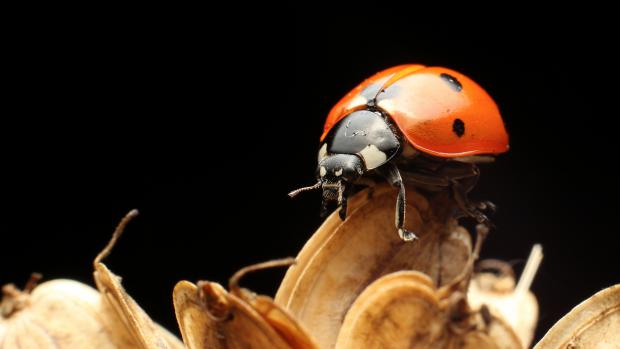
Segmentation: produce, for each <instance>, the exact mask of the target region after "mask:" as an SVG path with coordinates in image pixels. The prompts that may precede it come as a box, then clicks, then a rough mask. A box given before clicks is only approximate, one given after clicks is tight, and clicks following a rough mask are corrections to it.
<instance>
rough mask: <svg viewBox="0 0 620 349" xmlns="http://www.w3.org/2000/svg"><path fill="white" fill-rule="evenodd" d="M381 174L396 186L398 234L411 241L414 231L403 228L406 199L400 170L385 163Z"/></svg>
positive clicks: (414, 237)
mask: <svg viewBox="0 0 620 349" xmlns="http://www.w3.org/2000/svg"><path fill="white" fill-rule="evenodd" d="M382 172H383V175H384V176H385V178H386V179H387V181H388V182H389V183H390V184H391V185H393V186H394V187H396V188H398V197H397V198H396V217H395V223H396V229H398V235H399V236H400V238H401V239H403V241H413V240H415V239H417V238H418V237H417V236H416V235H415V233H413V232H411V231H409V230H406V229H405V209H406V201H405V184H404V183H403V179H402V177H401V176H400V172H399V171H398V167H396V165H394V164H391V163H389V164H388V165H387V171H382Z"/></svg>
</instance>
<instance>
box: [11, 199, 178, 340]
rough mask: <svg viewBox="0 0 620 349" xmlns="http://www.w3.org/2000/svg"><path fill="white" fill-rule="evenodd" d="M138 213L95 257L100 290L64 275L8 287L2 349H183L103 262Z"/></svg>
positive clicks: (125, 221)
mask: <svg viewBox="0 0 620 349" xmlns="http://www.w3.org/2000/svg"><path fill="white" fill-rule="evenodd" d="M136 213H137V212H135V211H132V212H131V213H130V214H129V215H128V216H127V217H125V219H124V220H123V221H122V222H121V224H120V225H119V227H118V228H117V230H116V231H115V233H114V235H113V238H112V240H111V241H110V244H109V245H108V246H107V247H106V248H105V249H104V251H102V252H101V254H100V255H99V256H97V258H96V259H95V261H94V265H95V270H96V271H95V282H96V284H97V287H98V288H99V292H97V290H95V289H93V288H92V287H90V286H87V285H85V284H82V283H79V282H77V281H73V280H64V279H60V280H52V281H48V282H44V283H42V284H41V285H38V286H36V287H34V285H32V287H31V286H28V287H26V289H25V290H24V291H19V290H18V289H17V288H15V287H14V286H12V285H7V286H5V287H4V289H3V291H4V295H3V299H2V303H1V306H0V309H1V310H2V314H0V349H13V348H19V349H48V348H49V349H52V348H53V349H85V348H102V349H108V348H110V349H112V348H127V349H134V348H137V349H163V348H171V349H176V348H184V346H183V344H182V343H181V342H180V341H179V340H178V339H177V338H176V337H175V336H174V335H172V334H171V333H170V332H168V331H167V330H165V329H164V328H163V327H161V326H159V325H157V324H155V323H153V322H152V320H151V319H150V318H149V317H148V315H146V313H145V312H144V311H143V310H142V309H141V308H140V307H139V306H138V305H137V304H136V303H135V301H133V299H131V297H129V295H128V294H127V293H126V292H125V290H124V289H123V288H122V286H121V285H120V278H119V277H117V276H116V275H114V274H112V272H110V271H109V270H108V268H107V267H106V266H105V265H104V264H103V263H101V259H102V258H103V257H105V255H107V254H108V253H109V252H110V250H111V248H112V247H113V245H114V243H115V241H116V239H117V238H118V236H119V235H120V234H121V232H122V229H123V227H124V225H125V224H126V223H127V221H128V220H129V219H130V218H131V217H133V216H134V215H135V214H136ZM31 289H32V290H31Z"/></svg>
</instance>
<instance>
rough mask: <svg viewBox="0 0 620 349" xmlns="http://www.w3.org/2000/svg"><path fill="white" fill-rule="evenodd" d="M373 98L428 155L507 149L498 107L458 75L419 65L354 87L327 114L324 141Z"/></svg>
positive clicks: (402, 67) (385, 73) (450, 155)
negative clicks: (353, 112) (340, 123)
mask: <svg viewBox="0 0 620 349" xmlns="http://www.w3.org/2000/svg"><path fill="white" fill-rule="evenodd" d="M380 91H381V92H380ZM375 96H376V98H375ZM373 98H375V101H376V106H377V107H379V108H380V109H382V110H383V111H385V112H386V113H387V114H388V115H389V116H390V117H391V118H392V120H393V121H394V123H395V124H396V126H397V127H398V128H399V129H400V131H401V132H402V134H403V136H404V137H405V138H406V139H407V141H409V143H410V144H411V145H412V146H413V147H414V148H416V149H418V150H420V151H422V152H425V153H427V154H431V155H434V156H438V157H443V158H454V157H461V156H468V155H476V154H499V153H503V152H505V151H507V150H508V148H509V145H508V133H507V132H506V128H505V127H504V122H503V120H502V117H501V115H500V113H499V110H498V108H497V105H496V104H495V102H494V101H493V99H492V98H491V97H490V96H489V95H488V94H487V93H486V91H485V90H484V89H482V87H480V86H479V85H478V84H476V83H475V82H474V81H473V80H471V79H470V78H468V77H467V76H465V75H463V74H461V73H459V72H456V71H454V70H451V69H447V68H442V67H425V66H423V65H417V64H407V65H399V66H396V67H392V68H389V69H386V70H383V71H381V72H379V73H377V74H375V75H373V76H372V77H370V78H369V79H367V80H366V81H364V82H362V83H361V84H360V85H358V86H357V87H355V88H354V89H353V90H352V91H351V92H349V93H348V94H347V95H346V96H344V98H342V99H341V100H340V101H339V102H338V103H337V104H336V105H335V106H334V107H333V108H332V110H331V111H330V112H329V115H328V116H327V120H326V121H325V126H324V128H323V135H322V136H321V141H323V139H324V138H325V136H327V133H329V131H330V130H331V128H332V127H333V126H334V125H335V124H336V123H337V122H338V121H340V120H341V119H343V118H344V117H345V116H347V115H348V114H350V113H351V112H352V111H355V110H359V109H363V108H366V107H367V105H368V103H369V102H371V101H372V99H373ZM457 119H458V120H460V121H457Z"/></svg>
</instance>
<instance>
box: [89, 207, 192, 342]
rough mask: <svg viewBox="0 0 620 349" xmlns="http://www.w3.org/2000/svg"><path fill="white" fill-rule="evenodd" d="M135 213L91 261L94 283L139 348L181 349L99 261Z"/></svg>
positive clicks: (173, 338)
mask: <svg viewBox="0 0 620 349" xmlns="http://www.w3.org/2000/svg"><path fill="white" fill-rule="evenodd" d="M137 214H138V211H137V210H132V211H131V212H129V213H128V214H127V215H126V216H125V217H124V218H123V220H122V221H121V223H120V224H119V225H118V227H117V228H116V231H115V232H114V234H113V235H112V239H111V240H110V242H109V243H108V245H107V246H106V247H105V248H104V250H103V251H101V253H99V255H98V256H97V257H96V258H95V261H94V262H93V264H94V268H95V272H94V278H95V284H96V285H97V288H98V289H99V292H101V295H102V296H103V298H104V299H105V301H106V302H107V303H108V304H109V305H110V307H111V308H112V309H114V311H115V312H116V315H117V316H118V318H119V319H121V321H122V323H123V324H124V325H125V326H126V328H127V330H128V331H129V332H130V333H131V334H132V335H133V337H134V339H135V341H136V342H137V343H138V344H139V348H143V349H155V348H157V349H164V348H173V349H174V348H184V346H183V344H182V343H181V342H180V341H179V340H178V339H177V338H176V337H175V336H174V335H172V334H171V333H170V332H168V331H167V330H165V329H164V328H163V327H161V326H159V325H157V324H156V323H154V322H153V320H151V318H150V317H149V316H148V315H147V314H146V312H145V311H144V310H143V309H142V308H140V306H139V305H138V304H137V303H136V302H135V301H134V300H133V298H131V297H130V296H129V294H127V292H126V291H125V289H124V288H123V286H122V285H121V278H120V277H118V276H116V275H115V274H114V273H112V272H111V271H110V270H109V269H108V267H107V266H106V265H105V264H103V263H102V262H101V261H102V260H103V259H104V258H105V257H106V256H107V255H108V254H109V253H110V252H111V250H112V248H113V247H114V245H115V244H116V241H117V240H118V238H119V237H120V235H121V234H122V233H123V230H124V228H125V226H126V225H127V223H129V221H130V220H131V219H132V218H133V217H135V216H137Z"/></svg>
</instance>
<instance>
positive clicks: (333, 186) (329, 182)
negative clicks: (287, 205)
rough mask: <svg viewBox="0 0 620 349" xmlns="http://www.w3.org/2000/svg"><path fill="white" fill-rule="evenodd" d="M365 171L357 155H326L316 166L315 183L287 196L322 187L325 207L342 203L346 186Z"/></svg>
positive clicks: (344, 199) (344, 198)
mask: <svg viewBox="0 0 620 349" xmlns="http://www.w3.org/2000/svg"><path fill="white" fill-rule="evenodd" d="M365 172H366V170H365V167H364V164H363V160H362V159H361V158H360V157H359V156H357V155H352V154H333V155H328V156H325V157H323V158H322V159H321V160H320V162H319V165H318V166H317V170H316V176H317V183H316V184H315V185H313V186H310V187H304V188H300V189H297V190H295V191H292V192H290V193H289V196H291V197H293V196H295V195H297V194H299V193H300V192H302V191H307V190H314V189H322V190H323V207H324V208H325V209H326V208H327V207H328V206H330V205H331V204H332V203H337V204H338V205H342V204H343V203H345V201H346V197H345V193H346V191H347V188H349V186H350V185H351V184H352V183H354V182H355V181H356V180H357V179H358V178H359V177H360V176H362V175H363V174H364V173H365ZM345 204H346V203H345Z"/></svg>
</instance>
